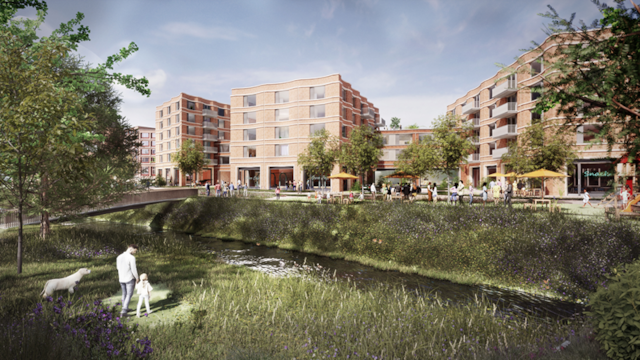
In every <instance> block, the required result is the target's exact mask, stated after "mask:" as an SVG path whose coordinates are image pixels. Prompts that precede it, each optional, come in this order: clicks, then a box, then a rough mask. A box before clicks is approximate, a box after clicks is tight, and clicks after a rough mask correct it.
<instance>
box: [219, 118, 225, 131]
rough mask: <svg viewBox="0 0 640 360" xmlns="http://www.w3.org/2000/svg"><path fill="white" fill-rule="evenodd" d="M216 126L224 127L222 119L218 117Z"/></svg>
mask: <svg viewBox="0 0 640 360" xmlns="http://www.w3.org/2000/svg"><path fill="white" fill-rule="evenodd" d="M218 127H219V128H223V129H224V120H220V119H218Z"/></svg>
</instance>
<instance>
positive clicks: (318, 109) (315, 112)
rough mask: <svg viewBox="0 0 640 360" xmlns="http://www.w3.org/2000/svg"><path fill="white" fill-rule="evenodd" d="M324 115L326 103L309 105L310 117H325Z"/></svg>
mask: <svg viewBox="0 0 640 360" xmlns="http://www.w3.org/2000/svg"><path fill="white" fill-rule="evenodd" d="M324 116H325V113H324V105H312V106H309V117H311V118H323V117H324Z"/></svg>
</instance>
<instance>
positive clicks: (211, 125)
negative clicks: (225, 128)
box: [202, 121, 218, 130]
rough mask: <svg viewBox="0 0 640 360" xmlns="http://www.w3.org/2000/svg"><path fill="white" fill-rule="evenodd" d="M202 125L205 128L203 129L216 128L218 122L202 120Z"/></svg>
mask: <svg viewBox="0 0 640 360" xmlns="http://www.w3.org/2000/svg"><path fill="white" fill-rule="evenodd" d="M202 127H203V128H205V129H213V130H216V129H217V128H218V123H215V122H213V121H204V122H203V123H202Z"/></svg>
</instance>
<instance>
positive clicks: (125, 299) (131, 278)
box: [116, 244, 140, 317]
mask: <svg viewBox="0 0 640 360" xmlns="http://www.w3.org/2000/svg"><path fill="white" fill-rule="evenodd" d="M137 252H138V245H135V244H131V245H129V248H127V251H125V252H123V253H122V254H120V255H119V256H118V258H117V259H116V266H117V268H118V277H119V278H120V287H121V288H122V310H120V316H122V317H125V316H127V311H129V310H130V309H129V302H130V301H131V296H132V295H133V289H134V288H135V286H136V284H137V283H138V281H140V278H139V277H138V269H137V268H136V258H135V257H134V256H133V255H135V253H137Z"/></svg>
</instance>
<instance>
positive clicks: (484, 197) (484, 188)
mask: <svg viewBox="0 0 640 360" xmlns="http://www.w3.org/2000/svg"><path fill="white" fill-rule="evenodd" d="M488 197H489V196H488V195H487V183H486V182H485V183H482V207H486V206H487V198H488Z"/></svg>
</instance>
